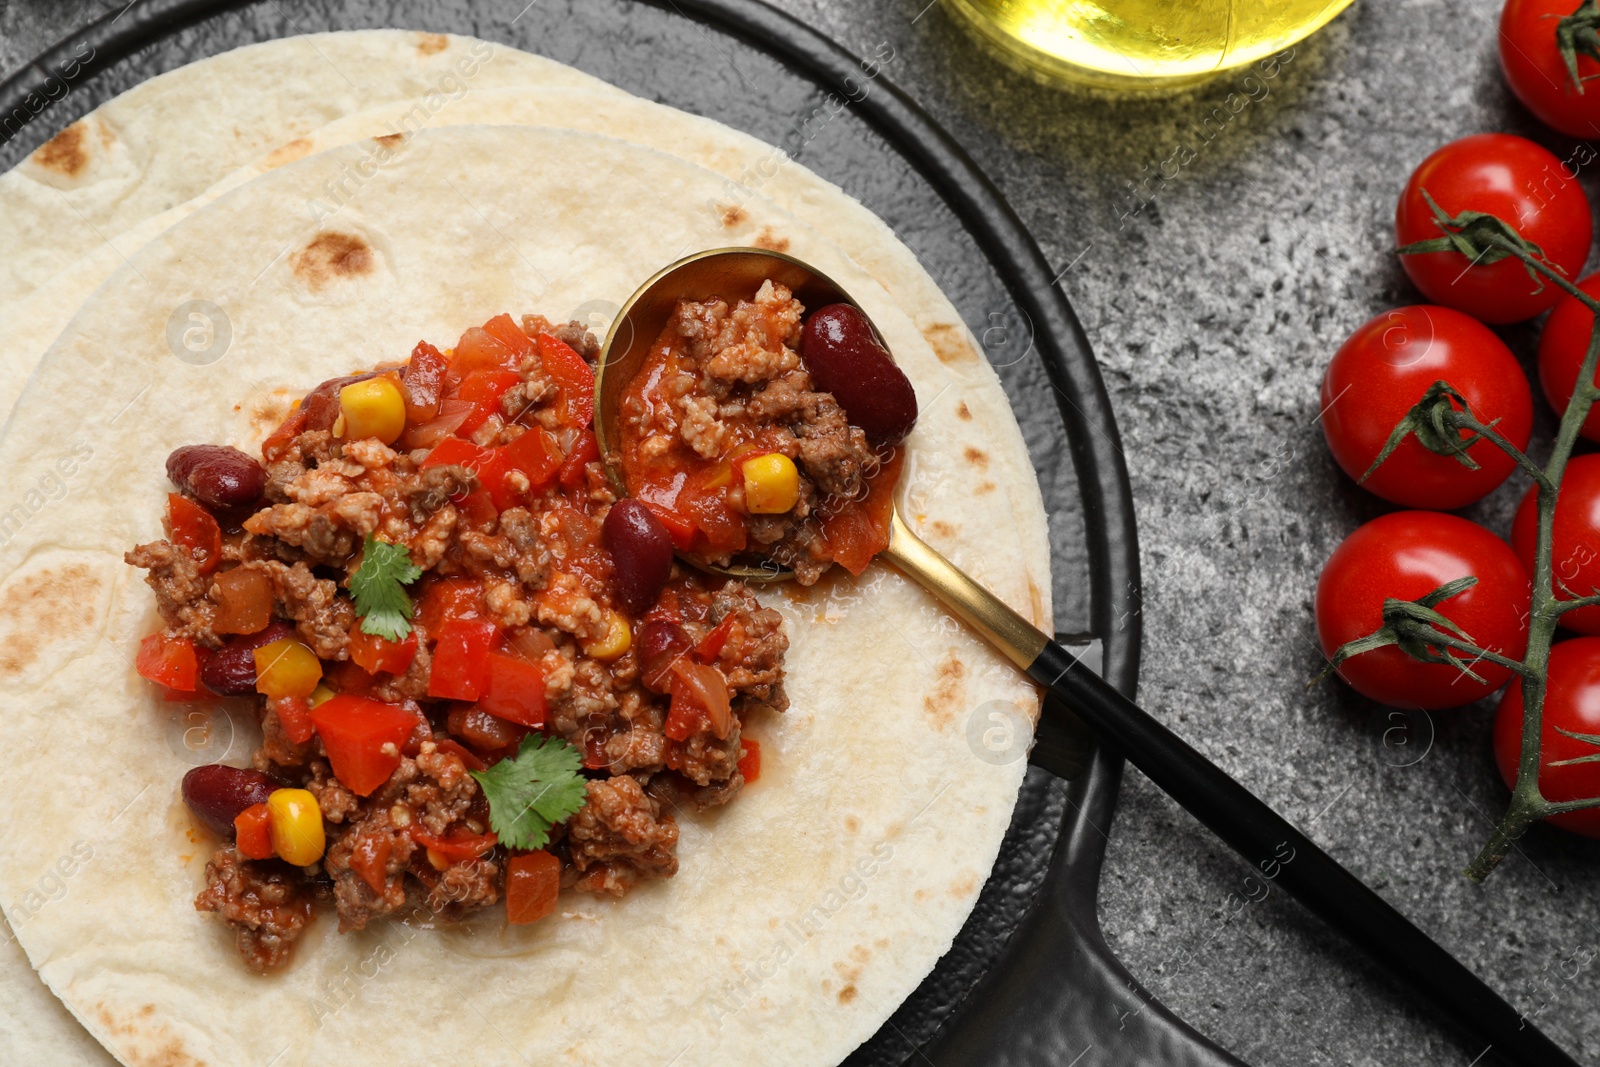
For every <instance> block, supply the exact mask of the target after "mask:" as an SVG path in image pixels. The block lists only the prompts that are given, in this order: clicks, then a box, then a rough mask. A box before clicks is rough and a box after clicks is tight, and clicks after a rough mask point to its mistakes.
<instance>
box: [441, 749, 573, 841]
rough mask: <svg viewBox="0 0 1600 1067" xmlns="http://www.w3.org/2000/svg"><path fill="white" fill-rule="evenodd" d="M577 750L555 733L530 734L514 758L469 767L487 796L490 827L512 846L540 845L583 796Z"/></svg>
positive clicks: (571, 811) (570, 815) (567, 817)
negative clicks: (482, 767) (484, 766)
mask: <svg viewBox="0 0 1600 1067" xmlns="http://www.w3.org/2000/svg"><path fill="white" fill-rule="evenodd" d="M581 762H582V761H581V760H580V759H579V758H578V750H577V749H575V748H573V747H572V746H571V745H569V744H568V743H567V742H565V741H563V740H561V739H560V738H557V737H545V736H544V735H542V734H529V735H528V736H527V737H524V738H523V739H522V747H521V748H520V749H518V750H517V754H516V756H515V757H513V758H511V759H504V760H501V761H500V762H499V763H496V764H495V765H494V766H493V767H490V768H489V769H488V770H486V771H470V772H468V773H470V774H471V775H472V777H474V778H476V779H477V780H478V784H479V785H481V786H483V795H484V796H485V797H487V798H488V800H489V825H490V827H492V828H493V829H494V832H495V833H496V834H497V835H499V838H500V843H501V844H503V845H507V846H509V847H511V848H522V849H532V848H543V847H544V846H545V845H546V844H547V843H549V841H550V827H552V826H554V825H555V824H556V823H558V822H565V821H566V820H567V819H569V818H571V817H572V816H573V815H576V814H577V813H578V810H579V809H580V808H582V807H583V805H584V802H585V801H586V800H587V799H588V792H587V789H588V784H587V783H586V782H585V781H584V777H583V775H581V774H579V773H578V767H579V765H580V764H581Z"/></svg>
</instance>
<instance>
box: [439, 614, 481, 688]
mask: <svg viewBox="0 0 1600 1067" xmlns="http://www.w3.org/2000/svg"><path fill="white" fill-rule="evenodd" d="M495 632H496V631H495V625H494V623H492V622H489V621H488V620H486V619H480V620H467V619H457V620H455V621H453V622H447V623H445V625H444V626H443V627H442V628H441V629H440V631H439V642H438V644H437V645H435V646H434V649H433V669H432V671H431V672H430V673H429V676H428V695H429V696H430V697H433V698H434V699H436V700H477V699H478V697H479V696H481V695H482V694H483V689H484V685H485V684H486V683H487V682H488V680H489V650H490V649H491V648H493V647H494V638H495Z"/></svg>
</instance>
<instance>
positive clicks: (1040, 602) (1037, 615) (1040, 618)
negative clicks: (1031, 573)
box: [1028, 577, 1046, 626]
mask: <svg viewBox="0 0 1600 1067" xmlns="http://www.w3.org/2000/svg"><path fill="white" fill-rule="evenodd" d="M1028 603H1029V604H1030V605H1031V606H1032V607H1033V624H1034V625H1035V626H1043V625H1044V624H1045V621H1046V620H1045V617H1044V590H1042V589H1040V588H1039V583H1038V582H1036V581H1034V580H1033V579H1032V578H1031V577H1030V578H1029V579H1028Z"/></svg>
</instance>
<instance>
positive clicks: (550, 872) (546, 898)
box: [506, 849, 561, 926]
mask: <svg viewBox="0 0 1600 1067" xmlns="http://www.w3.org/2000/svg"><path fill="white" fill-rule="evenodd" d="M560 892H561V861H560V860H558V859H556V858H555V857H554V856H552V855H551V854H550V853H548V852H545V851H543V850H542V849H541V850H540V851H537V852H524V853H521V854H520V855H516V856H512V857H511V858H510V859H509V860H507V861H506V922H508V923H512V924H514V925H517V926H523V925H526V924H528V923H533V922H538V921H539V920H540V919H542V918H544V917H545V916H546V915H549V914H550V913H551V912H552V911H555V910H556V897H557V896H558V895H559V894H560Z"/></svg>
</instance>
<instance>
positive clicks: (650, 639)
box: [634, 619, 694, 693]
mask: <svg viewBox="0 0 1600 1067" xmlns="http://www.w3.org/2000/svg"><path fill="white" fill-rule="evenodd" d="M693 647H694V642H693V641H691V640H690V639H689V633H688V631H687V630H685V629H684V628H683V627H681V626H679V625H678V624H677V623H675V622H667V621H666V620H664V619H651V620H650V621H649V622H647V623H645V624H644V625H643V626H641V627H639V633H638V636H637V637H636V638H635V640H634V648H635V649H636V650H637V652H638V656H639V664H640V677H641V678H642V679H643V681H644V684H645V688H647V689H650V690H651V691H653V692H656V693H662V692H665V691H666V681H667V668H668V667H669V666H671V665H672V661H673V660H675V659H677V658H678V657H679V656H682V655H685V654H687V653H688V651H689V649H691V648H693Z"/></svg>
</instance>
